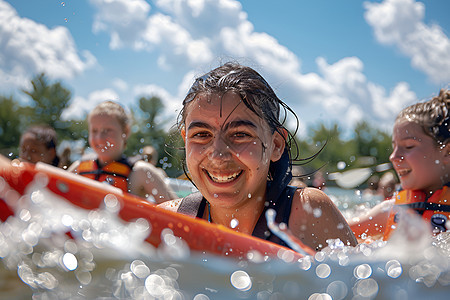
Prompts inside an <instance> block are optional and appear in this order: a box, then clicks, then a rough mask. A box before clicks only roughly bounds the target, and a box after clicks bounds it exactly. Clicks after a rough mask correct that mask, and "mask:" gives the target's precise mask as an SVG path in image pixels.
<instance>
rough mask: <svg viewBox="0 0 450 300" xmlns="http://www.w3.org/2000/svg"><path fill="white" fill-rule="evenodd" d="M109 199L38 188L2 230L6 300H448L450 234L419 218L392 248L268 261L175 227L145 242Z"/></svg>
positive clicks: (338, 248)
mask: <svg viewBox="0 0 450 300" xmlns="http://www.w3.org/2000/svg"><path fill="white" fill-rule="evenodd" d="M1 186H4V185H2V184H0V187H1ZM0 189H1V188H0ZM328 192H329V191H328ZM348 195H350V193H349V194H348ZM348 195H347V196H345V197H347V198H345V197H343V196H342V195H337V196H336V197H334V198H333V200H334V201H335V202H336V201H337V202H338V204H339V206H341V207H343V206H344V203H347V205H346V206H347V209H348V212H349V214H348V215H351V214H352V213H355V208H356V207H359V209H361V207H364V206H362V205H363V201H362V199H361V198H356V200H355V199H353V200H352V199H350V198H351V197H350V198H349V196H348ZM0 196H1V197H6V196H8V195H6V194H5V193H3V194H2V193H1V192H0ZM104 203H105V205H104V207H102V208H101V209H99V210H95V211H85V210H81V209H78V208H74V207H73V206H71V205H69V204H67V202H65V201H64V200H62V199H59V198H58V197H56V196H54V195H53V194H51V193H50V192H48V191H47V190H46V188H45V184H42V183H36V184H34V186H33V187H32V189H30V191H29V193H28V194H27V195H26V196H24V197H22V198H21V199H20V201H19V205H18V207H17V208H16V216H15V217H11V218H9V219H8V220H7V221H6V222H5V223H2V224H0V257H1V266H0V298H1V299H31V298H32V297H34V298H37V299H196V300H200V299H445V298H447V297H448V293H449V292H450V246H449V245H450V244H449V240H450V233H443V234H440V235H439V236H437V237H433V238H431V237H429V235H428V234H427V232H426V230H421V228H424V227H423V224H420V221H415V220H412V221H411V222H409V223H408V224H407V226H404V227H402V228H399V229H398V230H397V231H396V233H395V235H394V236H393V237H392V240H391V241H389V243H385V242H375V243H372V244H370V245H366V244H362V245H359V246H358V247H355V248H351V247H344V246H343V245H342V243H340V242H339V241H337V242H333V243H331V244H330V246H329V247H328V248H326V249H325V250H323V251H322V252H320V253H317V254H316V255H315V256H314V257H305V258H304V259H302V260H300V261H292V258H290V257H285V256H284V255H283V254H282V253H280V258H277V259H272V260H270V261H267V262H261V259H260V257H258V255H252V256H249V257H248V258H247V259H245V260H237V259H231V258H225V257H217V256H211V255H205V254H201V253H191V252H190V251H189V249H188V248H187V246H186V244H185V243H183V242H182V241H180V240H179V239H177V238H175V237H174V236H173V235H171V232H170V231H166V232H165V233H164V237H163V241H164V243H163V244H162V245H161V246H160V247H159V248H158V249H155V248H153V247H152V246H149V245H148V244H147V243H145V242H143V241H144V239H145V237H146V236H147V234H148V232H149V230H151V224H148V222H147V221H146V220H143V219H141V220H137V221H136V222H131V223H125V222H122V221H121V220H119V219H118V218H117V217H116V213H117V206H116V204H117V203H116V202H115V201H114V199H113V198H110V197H109V198H107V199H105V201H104ZM366 206H367V207H370V206H372V203H368V204H367V205H366ZM68 232H70V234H71V235H72V236H73V237H74V239H70V238H69V236H68V235H67V233H68Z"/></svg>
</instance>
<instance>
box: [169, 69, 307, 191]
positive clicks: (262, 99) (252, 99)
mask: <svg viewBox="0 0 450 300" xmlns="http://www.w3.org/2000/svg"><path fill="white" fill-rule="evenodd" d="M228 92H233V93H236V94H237V95H239V96H240V98H241V99H242V102H243V103H244V104H245V106H246V107H248V108H249V109H250V110H251V111H252V112H254V113H255V114H256V115H257V116H259V117H260V118H262V119H264V120H265V121H266V122H267V123H268V124H269V126H270V128H271V130H272V132H275V131H277V132H279V133H280V134H281V136H283V137H285V138H284V139H285V143H286V144H285V149H284V153H283V155H282V156H281V158H280V159H279V160H278V161H276V162H271V163H270V167H269V174H268V175H269V180H272V181H273V185H274V186H275V185H279V186H280V187H281V188H282V189H283V188H284V187H285V186H286V185H287V184H288V183H289V181H290V180H291V178H292V172H291V169H292V160H293V159H294V160H296V159H297V157H295V158H292V157H291V148H292V147H295V148H296V149H297V150H298V145H297V143H296V141H295V139H294V135H295V134H296V133H297V130H298V127H299V120H298V117H297V115H296V114H295V113H294V111H293V110H292V109H291V108H290V107H289V106H288V105H287V104H285V103H284V102H283V101H282V100H280V99H279V98H278V97H277V96H276V94H275V92H274V91H273V89H272V88H271V87H270V85H269V84H268V83H267V81H266V80H265V79H264V78H263V77H262V76H261V75H260V74H259V73H258V72H256V71H255V70H253V69H252V68H250V67H246V66H242V65H240V64H237V63H231V62H230V63H226V64H224V65H222V66H220V67H218V68H216V69H214V70H212V71H210V72H209V73H206V74H205V75H203V76H201V77H198V78H197V79H196V80H195V82H194V83H193V85H192V87H191V88H190V90H189V91H188V93H187V95H186V97H185V98H184V100H183V108H182V110H181V111H180V113H179V115H178V119H177V125H178V129H182V128H183V127H184V124H185V119H186V109H187V107H188V105H189V104H190V103H191V102H192V101H193V100H194V99H196V97H197V96H199V95H202V94H218V95H223V94H225V93H228ZM281 109H284V117H283V119H282V120H280V113H281ZM288 113H291V114H292V115H293V116H294V117H295V120H296V122H297V126H296V128H295V132H294V133H293V134H292V133H291V132H290V131H289V130H288V129H287V128H286V127H285V123H286V118H287V115H288ZM284 131H285V132H286V133H287V136H286V135H285V133H284ZM297 153H298V151H297ZM297 155H298V154H297ZM183 167H184V168H186V166H185V162H183ZM185 173H186V169H185ZM186 175H187V174H186ZM275 199H276V198H275Z"/></svg>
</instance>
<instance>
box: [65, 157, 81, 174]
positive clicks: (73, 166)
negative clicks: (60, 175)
mask: <svg viewBox="0 0 450 300" xmlns="http://www.w3.org/2000/svg"><path fill="white" fill-rule="evenodd" d="M80 162H81V161H79V160H77V161H74V162H73V163H72V164H71V165H70V167H69V168H68V169H67V172H71V173H77V168H78V166H79V165H80Z"/></svg>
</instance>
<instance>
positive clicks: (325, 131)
mask: <svg viewBox="0 0 450 300" xmlns="http://www.w3.org/2000/svg"><path fill="white" fill-rule="evenodd" d="M311 131H312V143H313V146H314V147H315V149H316V151H319V150H320V148H321V147H323V146H324V145H325V144H326V146H325V148H324V149H323V150H322V152H321V153H320V154H319V155H318V157H317V159H315V161H317V162H314V161H313V163H314V165H315V166H316V167H320V166H322V165H324V164H326V167H325V171H336V169H337V167H336V165H337V163H338V162H340V161H344V162H346V163H347V164H351V163H352V162H353V161H354V157H355V156H356V155H357V151H356V149H355V147H354V146H353V145H352V144H351V143H349V142H347V141H344V140H343V139H342V138H341V130H340V129H339V126H338V124H336V123H335V124H333V125H332V126H331V128H327V127H326V126H325V125H324V124H320V125H319V126H318V128H316V129H314V128H313V129H312V130H311ZM319 164H320V166H319Z"/></svg>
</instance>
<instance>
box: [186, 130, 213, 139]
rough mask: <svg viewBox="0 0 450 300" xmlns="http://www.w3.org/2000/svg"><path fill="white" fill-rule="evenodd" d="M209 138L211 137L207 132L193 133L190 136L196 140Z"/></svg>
mask: <svg viewBox="0 0 450 300" xmlns="http://www.w3.org/2000/svg"><path fill="white" fill-rule="evenodd" d="M210 136H211V134H210V133H209V132H205V131H200V132H195V133H193V134H192V135H191V137H192V138H198V139H206V138H209V137H210Z"/></svg>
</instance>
